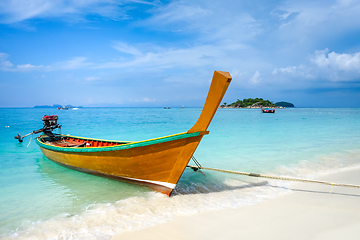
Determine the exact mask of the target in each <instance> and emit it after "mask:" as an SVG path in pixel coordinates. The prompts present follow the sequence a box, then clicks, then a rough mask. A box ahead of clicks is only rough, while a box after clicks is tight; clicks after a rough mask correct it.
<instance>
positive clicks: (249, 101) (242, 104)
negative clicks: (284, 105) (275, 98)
mask: <svg viewBox="0 0 360 240" xmlns="http://www.w3.org/2000/svg"><path fill="white" fill-rule="evenodd" d="M260 106H263V107H276V105H275V104H274V103H272V102H271V101H269V100H264V99H262V98H255V99H254V98H245V99H243V100H240V99H238V100H237V101H236V102H233V103H231V104H227V103H223V104H222V105H221V106H220V107H235V108H236V107H238V108H246V107H260Z"/></svg>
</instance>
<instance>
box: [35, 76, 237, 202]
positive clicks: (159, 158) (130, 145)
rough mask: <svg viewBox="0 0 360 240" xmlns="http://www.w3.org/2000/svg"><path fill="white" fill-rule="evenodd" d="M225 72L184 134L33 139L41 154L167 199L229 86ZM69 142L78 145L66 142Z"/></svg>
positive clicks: (77, 168)
mask: <svg viewBox="0 0 360 240" xmlns="http://www.w3.org/2000/svg"><path fill="white" fill-rule="evenodd" d="M230 81H231V76H230V74H229V73H227V72H219V71H215V72H214V76H213V81H212V83H211V86H210V89H209V93H208V96H207V99H206V101H205V105H204V108H203V110H202V112H201V114H200V117H199V119H198V120H197V122H196V123H195V125H194V126H193V127H192V128H191V129H190V130H188V131H187V132H185V133H180V134H175V135H170V136H166V137H162V138H156V139H150V140H145V141H140V142H117V141H107V140H96V139H89V138H81V137H72V136H68V135H66V136H65V135H58V136H57V137H56V138H50V137H48V136H46V135H42V136H39V137H38V138H37V139H36V142H37V144H38V145H39V146H40V149H41V151H42V152H43V154H44V155H45V156H46V157H47V158H49V159H51V160H53V161H55V162H57V163H59V164H61V165H64V166H67V167H69V168H73V169H76V170H79V171H83V172H87V173H93V174H100V175H105V176H109V177H115V178H118V179H120V180H124V181H127V182H131V183H136V184H139V185H144V186H147V187H149V188H151V189H154V190H156V191H159V192H162V193H164V194H167V195H168V196H170V194H171V193H172V191H173V190H174V188H175V186H176V184H177V182H178V181H179V179H180V177H181V175H182V173H183V172H184V170H185V168H186V166H187V164H188V162H189V161H190V159H191V157H192V156H193V154H194V152H195V150H196V148H197V147H198V145H199V143H200V141H201V139H202V137H203V136H204V135H205V134H208V133H209V132H208V131H207V128H208V126H209V124H210V122H211V120H212V118H213V117H214V115H215V113H216V111H217V108H218V106H219V105H220V103H221V100H222V98H223V96H224V94H225V92H226V90H227V88H228V86H229V84H230ZM68 139H71V140H72V141H77V142H79V143H80V142H82V143H81V144H73V143H69V142H67V141H69V140H68Z"/></svg>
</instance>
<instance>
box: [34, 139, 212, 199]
mask: <svg viewBox="0 0 360 240" xmlns="http://www.w3.org/2000/svg"><path fill="white" fill-rule="evenodd" d="M204 134H207V132H197V133H193V134H188V133H183V134H177V135H172V136H168V137H164V138H159V139H152V140H147V141H143V142H133V143H127V144H122V145H118V146H113V147H111V146H110V147H99V148H86V147H84V148H69V147H57V146H51V145H48V144H46V143H44V140H43V139H46V137H45V138H44V136H40V137H38V138H37V140H36V142H37V143H38V145H39V146H40V149H41V151H42V152H43V154H44V155H45V156H46V157H47V158H49V159H51V160H53V161H55V162H57V163H60V164H62V165H65V166H67V167H70V168H73V169H76V170H79V171H83V172H87V173H92V174H100V175H106V176H110V177H116V178H119V179H121V180H124V181H128V182H131V183H136V184H138V185H143V186H147V187H149V188H151V189H154V190H156V191H159V192H162V193H164V194H167V195H170V194H171V192H172V191H173V190H174V188H175V186H176V183H177V182H178V180H179V178H180V176H181V174H182V173H183V171H184V170H185V168H186V166H187V164H188V162H189V160H190V158H191V156H192V155H193V154H194V152H195V150H196V148H197V146H198V144H199V143H200V141H201V139H202V137H203V135H204ZM81 139H82V140H84V141H86V140H88V139H87V138H81Z"/></svg>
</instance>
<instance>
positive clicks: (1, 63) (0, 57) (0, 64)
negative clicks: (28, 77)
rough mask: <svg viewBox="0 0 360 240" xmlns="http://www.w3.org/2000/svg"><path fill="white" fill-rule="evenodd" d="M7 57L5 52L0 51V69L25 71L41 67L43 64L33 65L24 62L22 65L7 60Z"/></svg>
mask: <svg viewBox="0 0 360 240" xmlns="http://www.w3.org/2000/svg"><path fill="white" fill-rule="evenodd" d="M8 57H9V55H8V54H6V53H0V70H1V71H6V72H25V71H31V70H35V69H41V68H43V67H44V66H43V65H39V66H35V65H32V64H24V65H16V66H15V65H14V64H12V63H11V62H10V61H8V60H7V58H8Z"/></svg>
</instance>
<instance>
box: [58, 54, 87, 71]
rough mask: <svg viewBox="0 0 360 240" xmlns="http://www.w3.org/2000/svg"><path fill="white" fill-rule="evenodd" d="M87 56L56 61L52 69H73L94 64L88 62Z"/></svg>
mask: <svg viewBox="0 0 360 240" xmlns="http://www.w3.org/2000/svg"><path fill="white" fill-rule="evenodd" d="M86 60H87V58H86V57H75V58H73V59H71V60H68V61H64V62H58V63H55V64H54V65H53V67H52V70H57V69H63V70H71V69H79V68H84V67H88V66H91V65H93V64H92V63H90V62H86Z"/></svg>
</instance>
